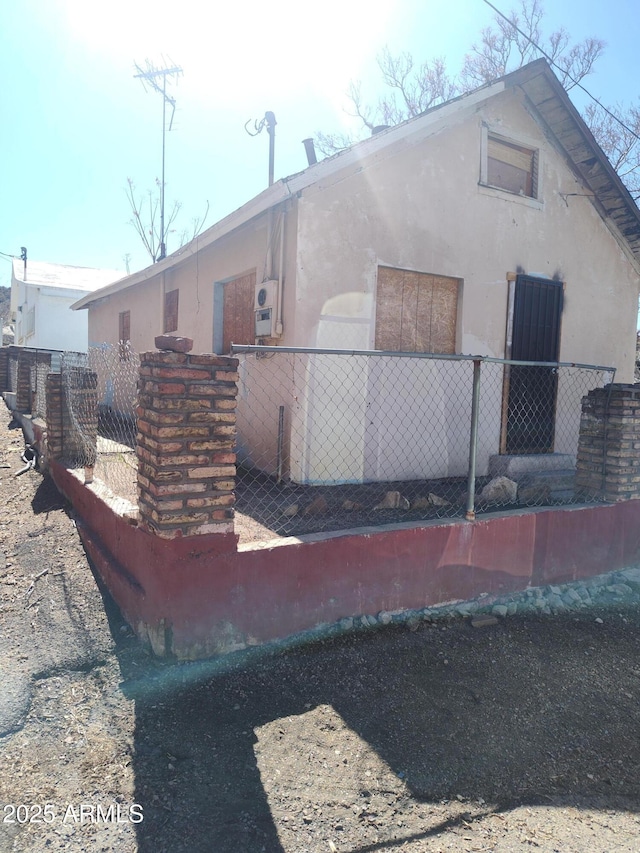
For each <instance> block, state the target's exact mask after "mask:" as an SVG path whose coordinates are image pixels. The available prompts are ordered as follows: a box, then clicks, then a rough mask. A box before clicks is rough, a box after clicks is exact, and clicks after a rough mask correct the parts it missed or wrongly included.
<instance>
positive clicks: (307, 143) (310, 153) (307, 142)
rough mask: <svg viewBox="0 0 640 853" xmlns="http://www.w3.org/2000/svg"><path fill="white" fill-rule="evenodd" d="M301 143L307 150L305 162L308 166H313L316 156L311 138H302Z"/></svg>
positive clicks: (316, 160) (316, 159)
mask: <svg viewBox="0 0 640 853" xmlns="http://www.w3.org/2000/svg"><path fill="white" fill-rule="evenodd" d="M302 144H303V145H304V150H305V151H306V152H307V163H308V164H309V165H310V166H313V164H314V163H317V162H318V158H317V157H316V148H315V145H314V144H313V139H312V138H311V137H309V138H308V139H303V140H302Z"/></svg>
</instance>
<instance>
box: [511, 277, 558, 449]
mask: <svg viewBox="0 0 640 853" xmlns="http://www.w3.org/2000/svg"><path fill="white" fill-rule="evenodd" d="M518 276H523V277H526V278H532V279H538V280H539V281H541V282H545V281H547V282H556V283H557V284H558V286H559V287H562V304H563V305H564V295H565V285H566V283H565V282H564V281H559V280H558V279H551V278H546V277H545V276H541V275H533V274H529V273H525V272H509V273H507V277H506V278H507V285H508V292H507V324H506V331H505V346H504V357H505V359H511V358H512V354H513V325H514V312H515V301H516V282H517V279H518ZM563 318H564V310H562V309H561V310H560V317H559V320H558V360H560V345H561V343H562V322H563ZM510 381H511V365H509V364H505V366H504V372H503V379H502V412H501V417H500V445H499V453H500V454H501V455H505V454H506V453H507V438H508V436H507V425H508V415H509V389H510ZM556 394H557V391H556ZM556 402H557V399H556ZM554 418H555V410H554ZM554 441H555V437H554ZM546 452H547V453H553V447H552V448H551V450H549V451H546Z"/></svg>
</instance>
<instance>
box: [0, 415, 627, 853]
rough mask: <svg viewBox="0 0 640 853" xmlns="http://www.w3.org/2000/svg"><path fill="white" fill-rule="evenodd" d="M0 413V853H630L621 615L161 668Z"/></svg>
mask: <svg viewBox="0 0 640 853" xmlns="http://www.w3.org/2000/svg"><path fill="white" fill-rule="evenodd" d="M0 414H1V417H0V490H1V494H2V504H3V507H4V509H3V512H2V517H1V519H0V543H1V546H2V553H1V555H0V852H1V853H5V851H36V853H40V851H60V850H70V851H86V850H89V849H91V850H97V851H104V853H106V851H113V853H133V852H134V851H157V853H162V851H166V853H182V851H184V853H186V851H203V853H205V851H206V853H212V852H213V853H217V851H220V853H236V851H237V853H240V851H243V853H244V851H246V853H259V852H260V851H266V853H272V852H273V853H276V851H284V853H316V851H318V853H327V852H328V853H331V851H334V853H335V851H340V853H356V852H357V853H374V851H376V852H377V851H384V853H392V851H400V850H403V851H405V850H406V851H411V853H418V851H444V850H454V851H505V853H506V851H520V850H537V851H545V853H546V851H548V852H549V853H551V851H563V853H564V851H590V853H598V851H611V852H612V853H613V851H616V852H617V851H637V850H638V849H640V772H639V770H640V767H639V762H640V703H639V701H638V699H639V697H640V612H639V611H638V609H637V608H634V607H627V608H625V609H622V608H621V606H617V607H616V608H615V609H614V610H604V609H600V610H598V611H595V610H591V611H588V612H585V613H581V614H580V615H579V616H576V615H575V614H572V615H568V616H564V617H549V618H544V619H538V620H534V619H529V618H527V619H525V618H516V617H513V618H508V619H505V620H502V621H500V622H499V624H497V625H493V626H489V627H484V628H473V627H472V626H471V625H470V624H469V623H468V621H465V620H463V619H457V620H452V621H450V622H447V623H445V624H426V623H425V624H422V625H420V626H419V627H418V628H417V630H410V629H409V628H408V627H405V626H398V625H390V626H388V627H386V628H380V629H379V630H377V631H371V632H368V633H366V634H360V635H352V636H346V637H343V638H341V639H339V640H335V639H334V640H331V641H326V642H318V643H315V644H313V645H308V646H305V647H298V648H290V649H288V650H283V649H280V650H275V649H271V650H268V651H262V652H260V651H259V650H258V651H254V652H253V654H252V655H251V656H250V657H248V656H247V655H245V654H241V655H239V656H230V657H228V658H226V659H223V660H222V661H218V662H208V663H203V664H198V665H193V664H192V665H182V666H167V665H162V664H160V663H158V662H156V661H153V660H152V659H151V658H149V657H148V656H147V655H146V653H145V652H144V650H143V649H141V648H140V647H139V645H138V644H137V642H136V641H135V639H134V638H133V636H132V635H131V632H130V631H129V630H128V628H127V626H126V625H124V623H123V621H122V618H121V617H120V615H119V613H118V611H117V610H116V609H115V608H114V607H113V605H112V603H111V602H110V601H109V599H108V597H106V596H103V595H102V594H101V592H100V590H99V588H98V586H97V584H96V581H95V580H94V577H93V575H92V573H91V570H90V567H89V566H88V564H87V560H86V557H85V555H84V552H83V549H82V546H81V544H80V542H79V539H78V536H77V532H76V529H75V525H74V522H73V512H72V511H71V509H70V508H69V507H68V506H67V505H66V504H65V502H64V501H63V500H61V498H60V497H59V495H58V494H57V492H56V490H55V488H54V487H53V486H52V484H51V483H50V481H48V480H47V479H46V478H42V477H41V476H40V475H39V474H37V473H33V472H32V473H27V474H24V475H22V476H21V477H18V478H16V477H15V476H14V474H15V472H16V471H17V470H18V469H19V468H20V467H21V466H22V463H21V461H20V457H19V453H20V450H21V448H22V445H23V439H22V434H21V431H20V430H19V429H10V428H9V421H10V417H9V415H8V414H7V413H6V412H5V411H4V409H2V411H1V413H0ZM606 568H607V567H606V566H603V571H604V570H606ZM596 620H600V621H596ZM414 627H415V626H414Z"/></svg>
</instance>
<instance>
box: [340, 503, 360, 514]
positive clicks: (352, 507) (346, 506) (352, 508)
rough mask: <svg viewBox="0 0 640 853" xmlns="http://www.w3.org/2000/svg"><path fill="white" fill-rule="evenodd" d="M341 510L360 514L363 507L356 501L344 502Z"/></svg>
mask: <svg viewBox="0 0 640 853" xmlns="http://www.w3.org/2000/svg"><path fill="white" fill-rule="evenodd" d="M342 509H343V510H345V512H360V511H361V510H363V509H364V506H363V505H362V504H361V503H358V502H357V501H349V500H346V501H344V503H343V504H342Z"/></svg>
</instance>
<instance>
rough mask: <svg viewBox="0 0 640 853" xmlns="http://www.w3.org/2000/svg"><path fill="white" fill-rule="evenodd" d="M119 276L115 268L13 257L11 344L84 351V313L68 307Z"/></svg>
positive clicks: (86, 324) (85, 346) (85, 327)
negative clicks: (90, 266)
mask: <svg viewBox="0 0 640 853" xmlns="http://www.w3.org/2000/svg"><path fill="white" fill-rule="evenodd" d="M122 276H123V273H122V272H118V271H117V270H98V269H90V268H87V267H72V266H67V265H66V264H50V263H43V262H40V261H31V260H29V261H28V262H27V261H24V260H20V259H18V258H16V259H14V261H13V269H12V273H11V316H12V318H13V321H14V324H15V343H16V344H17V345H19V346H26V347H31V348H35V349H51V350H71V351H74V352H86V351H87V342H88V341H87V328H88V322H87V316H86V315H84V314H78V313H77V312H74V311H71V310H69V309H70V307H71V305H72V304H73V303H74V302H77V301H78V299H81V298H82V297H83V296H88V295H90V294H91V293H93V292H94V291H95V290H98V288H101V287H104V286H105V285H107V284H111V283H112V282H114V281H116V280H117V279H120V278H122Z"/></svg>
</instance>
